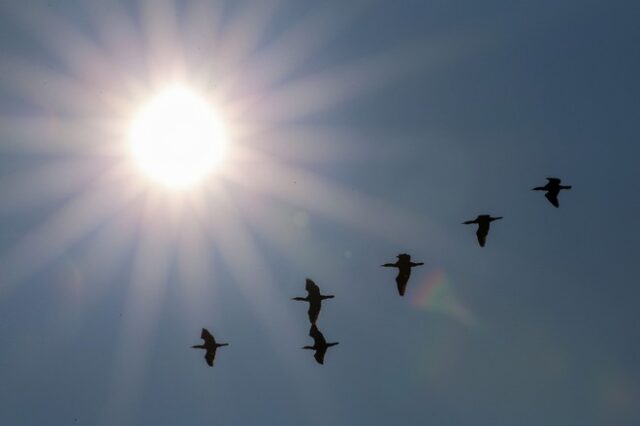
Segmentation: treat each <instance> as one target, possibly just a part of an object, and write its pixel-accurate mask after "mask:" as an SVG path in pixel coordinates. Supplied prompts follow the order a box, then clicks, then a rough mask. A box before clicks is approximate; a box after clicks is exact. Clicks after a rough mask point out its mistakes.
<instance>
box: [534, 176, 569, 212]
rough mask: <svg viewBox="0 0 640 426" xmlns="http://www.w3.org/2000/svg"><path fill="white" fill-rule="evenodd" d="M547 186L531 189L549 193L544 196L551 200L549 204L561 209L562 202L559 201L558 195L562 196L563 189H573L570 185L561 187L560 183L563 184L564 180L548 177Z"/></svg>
mask: <svg viewBox="0 0 640 426" xmlns="http://www.w3.org/2000/svg"><path fill="white" fill-rule="evenodd" d="M547 181H548V182H547V184H546V185H545V186H536V187H535V188H533V189H531V190H532V191H547V193H546V194H544V196H545V197H547V200H549V202H550V203H551V204H552V205H553V206H554V207H560V202H559V201H558V194H560V190H561V189H571V186H570V185H560V182H562V180H560V179H558V178H554V177H548V178H547Z"/></svg>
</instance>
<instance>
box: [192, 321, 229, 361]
mask: <svg viewBox="0 0 640 426" xmlns="http://www.w3.org/2000/svg"><path fill="white" fill-rule="evenodd" d="M200 338H201V339H202V340H204V345H194V346H191V347H192V348H195V349H206V351H207V352H205V354H204V359H205V360H207V364H209V366H210V367H213V360H214V359H215V358H216V350H217V349H218V348H219V347H220V346H229V344H228V343H217V342H216V339H215V338H214V337H213V335H212V334H211V333H209V330H207V329H206V328H203V329H202V333H200Z"/></svg>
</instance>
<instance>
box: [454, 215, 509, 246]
mask: <svg viewBox="0 0 640 426" xmlns="http://www.w3.org/2000/svg"><path fill="white" fill-rule="evenodd" d="M498 219H502V216H500V217H491V215H489V214H481V215H479V216H478V217H476V218H475V219H474V220H468V221H466V222H462V224H463V225H471V224H472V223H477V224H478V230H477V231H476V235H477V236H478V243H480V247H484V245H485V243H486V242H487V234H488V233H489V224H490V223H491V222H493V221H494V220H498Z"/></svg>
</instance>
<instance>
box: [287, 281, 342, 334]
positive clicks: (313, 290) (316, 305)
mask: <svg viewBox="0 0 640 426" xmlns="http://www.w3.org/2000/svg"><path fill="white" fill-rule="evenodd" d="M305 289H306V290H307V297H294V298H292V299H291V300H297V301H300V302H309V310H308V311H307V315H308V316H309V322H310V323H311V324H315V323H316V321H317V320H318V315H320V309H321V308H322V301H323V300H326V299H333V298H334V297H335V296H333V295H324V294H320V287H318V286H317V285H316V283H314V282H313V280H311V279H309V278H307V281H306V284H305Z"/></svg>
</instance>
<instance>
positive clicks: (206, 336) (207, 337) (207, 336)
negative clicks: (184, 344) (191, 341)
mask: <svg viewBox="0 0 640 426" xmlns="http://www.w3.org/2000/svg"><path fill="white" fill-rule="evenodd" d="M200 338H201V339H202V340H204V343H205V344H207V345H214V346H215V344H216V339H214V337H213V335H212V334H211V333H209V330H207V329H206V328H203V329H202V333H200Z"/></svg>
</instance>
